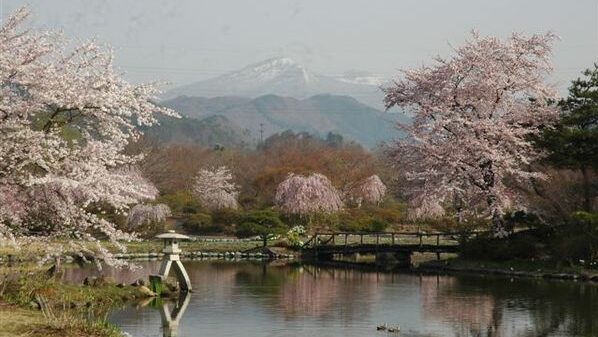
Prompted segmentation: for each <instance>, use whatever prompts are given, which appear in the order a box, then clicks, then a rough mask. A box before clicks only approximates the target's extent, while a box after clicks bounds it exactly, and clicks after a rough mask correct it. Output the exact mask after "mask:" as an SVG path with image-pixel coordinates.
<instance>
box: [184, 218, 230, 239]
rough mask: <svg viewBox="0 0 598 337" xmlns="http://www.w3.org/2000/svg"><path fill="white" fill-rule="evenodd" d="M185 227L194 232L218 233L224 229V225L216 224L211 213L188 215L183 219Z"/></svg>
mask: <svg viewBox="0 0 598 337" xmlns="http://www.w3.org/2000/svg"><path fill="white" fill-rule="evenodd" d="M183 228H185V230H186V231H187V232H189V233H192V234H217V233H222V232H223V231H224V226H222V225H219V224H214V223H213V221H212V217H211V216H210V215H209V214H205V213H197V214H191V215H188V216H187V217H186V218H185V220H184V221H183Z"/></svg>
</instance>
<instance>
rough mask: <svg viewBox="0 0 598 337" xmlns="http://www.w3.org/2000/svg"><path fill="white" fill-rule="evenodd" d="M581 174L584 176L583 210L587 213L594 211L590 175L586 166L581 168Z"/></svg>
mask: <svg viewBox="0 0 598 337" xmlns="http://www.w3.org/2000/svg"><path fill="white" fill-rule="evenodd" d="M581 174H582V176H583V210H584V211H586V212H591V211H592V195H591V186H590V173H589V172H588V168H587V167H585V166H582V167H581Z"/></svg>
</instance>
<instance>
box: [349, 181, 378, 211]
mask: <svg viewBox="0 0 598 337" xmlns="http://www.w3.org/2000/svg"><path fill="white" fill-rule="evenodd" d="M385 195H386V185H384V183H383V182H382V180H381V179H380V177H379V176H378V175H377V174H374V175H372V176H369V177H367V178H365V179H362V180H360V181H358V182H356V183H354V184H351V185H349V187H348V188H347V189H346V191H345V193H344V198H345V200H346V201H347V202H349V203H352V204H354V205H357V207H361V206H362V205H363V204H364V203H365V204H374V205H375V204H378V203H380V202H381V201H382V199H383V198H384V196H385Z"/></svg>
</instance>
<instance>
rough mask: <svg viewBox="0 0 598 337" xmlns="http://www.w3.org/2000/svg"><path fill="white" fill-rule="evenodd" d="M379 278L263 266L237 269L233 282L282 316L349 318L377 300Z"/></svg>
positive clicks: (363, 312) (312, 268) (353, 272)
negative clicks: (235, 281) (235, 278)
mask: <svg viewBox="0 0 598 337" xmlns="http://www.w3.org/2000/svg"><path fill="white" fill-rule="evenodd" d="M379 277H380V276H379V275H377V274H376V273H365V272H360V271H356V270H339V269H325V268H319V267H315V266H307V265H305V266H295V267H290V266H286V267H270V266H267V265H263V266H262V267H261V268H260V269H245V270H241V271H239V273H238V274H237V284H238V285H239V286H240V287H241V289H242V290H243V291H244V292H249V293H252V294H254V295H258V296H255V298H256V300H258V301H261V302H263V307H264V308H266V309H269V310H272V311H273V312H275V313H276V314H280V313H282V314H283V315H284V317H285V319H294V318H297V317H305V316H309V317H316V318H321V319H325V320H326V319H332V318H336V319H341V320H343V321H351V320H354V319H355V318H356V317H362V316H364V315H366V314H367V313H368V312H369V311H370V310H371V304H373V303H375V302H376V301H377V299H379V297H380V289H379V287H378V281H379ZM383 277H388V275H386V276H383ZM364 284H365V286H364Z"/></svg>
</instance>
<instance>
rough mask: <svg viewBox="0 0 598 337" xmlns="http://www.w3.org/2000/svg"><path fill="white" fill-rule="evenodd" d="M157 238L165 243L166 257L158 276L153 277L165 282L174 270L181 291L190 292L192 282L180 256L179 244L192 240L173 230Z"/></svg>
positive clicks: (163, 251) (164, 251)
mask: <svg viewBox="0 0 598 337" xmlns="http://www.w3.org/2000/svg"><path fill="white" fill-rule="evenodd" d="M156 238H157V239H162V240H163V241H164V248H163V249H162V253H164V257H163V258H162V264H161V265H160V271H159V273H158V275H152V276H153V278H159V279H160V280H161V281H164V280H166V278H167V277H168V274H169V273H170V268H173V269H174V272H175V274H176V278H177V281H178V282H179V285H180V287H181V290H182V291H190V290H191V280H190V279H189V275H188V274H187V271H186V270H185V267H184V266H183V263H182V262H181V258H180V255H179V254H180V253H181V249H180V248H179V242H180V241H182V240H189V239H190V238H189V237H188V236H186V235H183V234H178V233H175V231H173V230H170V231H168V233H163V234H160V235H157V236H156Z"/></svg>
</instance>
